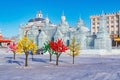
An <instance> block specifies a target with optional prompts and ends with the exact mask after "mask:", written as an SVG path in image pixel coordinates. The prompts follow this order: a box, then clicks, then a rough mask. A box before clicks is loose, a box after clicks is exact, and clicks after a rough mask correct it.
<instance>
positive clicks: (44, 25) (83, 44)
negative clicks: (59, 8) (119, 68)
mask: <svg viewBox="0 0 120 80" xmlns="http://www.w3.org/2000/svg"><path fill="white" fill-rule="evenodd" d="M102 20H103V21H102ZM102 22H104V17H103V16H101V29H100V30H103V27H106V26H105V25H104V23H102ZM25 34H26V35H27V36H28V38H29V39H33V40H34V41H35V42H36V44H37V45H38V46H39V47H42V46H43V44H44V43H45V42H46V41H48V40H52V41H54V40H57V39H60V38H61V39H62V40H63V41H64V43H65V44H66V45H69V44H70V42H71V39H72V38H73V37H75V38H76V41H77V42H78V43H80V49H83V50H84V49H91V48H99V49H103V48H105V47H103V46H101V47H98V46H97V44H98V45H100V44H101V43H102V41H101V40H102V39H103V38H102V39H99V38H101V37H102V36H103V35H104V37H106V38H105V39H106V41H107V40H109V38H108V34H107V32H105V31H100V32H98V34H97V35H92V34H91V32H90V30H89V29H88V28H87V27H85V24H84V22H83V20H82V19H81V18H80V19H79V20H78V22H77V24H76V26H73V27H70V26H69V24H68V23H67V21H66V17H65V16H64V14H62V16H61V22H60V23H59V24H58V25H54V24H53V23H52V22H51V21H50V20H49V18H48V16H47V17H46V18H43V15H42V13H41V12H40V11H39V12H38V13H37V15H36V18H33V19H30V20H29V21H28V23H27V24H25V25H21V26H20V27H19V38H21V37H22V36H24V35H25ZM105 35H106V36H105ZM96 36H97V37H96ZM103 45H104V44H103ZM105 45H108V44H105ZM109 46H111V43H110V42H109Z"/></svg>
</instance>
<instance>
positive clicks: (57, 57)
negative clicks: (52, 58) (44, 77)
mask: <svg viewBox="0 0 120 80" xmlns="http://www.w3.org/2000/svg"><path fill="white" fill-rule="evenodd" d="M58 59H59V56H58V54H57V55H56V65H58Z"/></svg>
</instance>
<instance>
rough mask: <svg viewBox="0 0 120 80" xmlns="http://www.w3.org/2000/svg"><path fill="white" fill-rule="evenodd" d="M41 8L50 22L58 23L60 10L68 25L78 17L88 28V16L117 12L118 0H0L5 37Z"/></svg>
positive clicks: (15, 33) (119, 2)
mask: <svg viewBox="0 0 120 80" xmlns="http://www.w3.org/2000/svg"><path fill="white" fill-rule="evenodd" d="M38 10H41V11H42V13H43V16H44V17H46V15H48V16H49V19H50V20H51V22H52V23H55V24H58V23H59V22H60V17H61V14H62V12H63V11H64V14H65V16H66V19H67V22H68V23H69V24H70V26H74V25H76V23H77V20H78V19H79V17H81V18H82V19H83V20H84V23H85V24H86V26H87V27H88V28H90V18H89V17H90V16H91V15H97V14H101V12H102V10H103V11H104V12H105V13H112V12H118V11H119V10H120V0H0V29H1V30H2V33H3V35H4V36H5V37H11V36H15V35H17V34H18V28H19V25H20V24H26V23H27V21H28V20H29V19H31V18H34V17H35V16H36V13H37V11H38Z"/></svg>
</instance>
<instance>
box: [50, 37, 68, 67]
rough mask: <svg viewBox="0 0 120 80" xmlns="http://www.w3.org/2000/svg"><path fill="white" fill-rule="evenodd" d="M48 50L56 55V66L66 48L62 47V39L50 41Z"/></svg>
mask: <svg viewBox="0 0 120 80" xmlns="http://www.w3.org/2000/svg"><path fill="white" fill-rule="evenodd" d="M50 48H51V49H52V50H53V51H54V54H55V55H56V65H58V60H59V57H60V55H61V54H62V52H65V51H66V50H67V49H68V48H67V46H65V45H64V43H63V41H62V39H58V40H56V41H55V42H52V41H50Z"/></svg>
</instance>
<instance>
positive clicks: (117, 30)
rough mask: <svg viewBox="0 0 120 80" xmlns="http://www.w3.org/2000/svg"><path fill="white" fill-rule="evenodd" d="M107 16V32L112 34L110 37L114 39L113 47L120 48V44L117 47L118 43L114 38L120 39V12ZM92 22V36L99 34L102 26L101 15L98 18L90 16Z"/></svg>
mask: <svg viewBox="0 0 120 80" xmlns="http://www.w3.org/2000/svg"><path fill="white" fill-rule="evenodd" d="M105 16H106V21H107V23H106V25H107V31H108V32H109V34H110V37H111V39H112V45H113V46H119V45H120V43H119V42H118V44H117V45H116V42H115V41H114V38H116V37H120V11H119V12H116V13H108V14H105ZM90 20H91V34H95V35H96V34H97V33H98V30H99V28H100V27H101V26H100V15H96V16H90Z"/></svg>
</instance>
